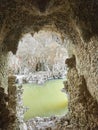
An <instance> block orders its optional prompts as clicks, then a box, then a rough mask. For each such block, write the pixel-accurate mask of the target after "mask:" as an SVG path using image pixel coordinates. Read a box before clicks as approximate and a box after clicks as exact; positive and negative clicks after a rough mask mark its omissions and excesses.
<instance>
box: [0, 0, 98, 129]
mask: <svg viewBox="0 0 98 130" xmlns="http://www.w3.org/2000/svg"><path fill="white" fill-rule="evenodd" d="M97 21H98V1H97V0H86V1H85V0H66V1H65V0H46V1H45V0H36V1H34V0H10V1H9V0H0V48H2V47H1V46H2V45H3V47H4V48H7V50H8V51H10V50H11V51H13V52H14V53H15V52H16V50H17V45H18V44H17V43H18V41H19V39H20V37H21V36H22V34H24V33H27V32H29V33H32V35H33V34H34V32H35V31H36V32H37V31H39V30H41V29H50V30H53V31H57V32H59V33H61V34H62V38H63V39H64V38H65V36H66V37H67V38H68V39H70V40H71V43H69V42H68V45H67V47H68V48H69V49H68V51H69V50H70V51H71V52H70V51H69V54H70V55H71V54H72V55H75V57H76V66H74V67H73V66H71V67H69V71H68V83H67V84H68V85H67V89H68V92H69V94H70V95H69V97H70V102H69V109H70V111H69V112H70V113H69V115H70V117H71V123H73V124H74V126H75V125H79V127H81V128H80V130H82V129H83V130H97V129H98V113H97V111H98V22H97ZM66 44H67V43H66ZM1 53H2V52H1ZM6 54H7V53H6ZM0 56H1V55H0ZM4 58H5V57H4ZM4 58H1V59H0V60H1V62H0V64H2V63H3V59H4ZM4 63H5V62H4ZM71 65H72V64H71ZM1 66H3V65H1ZM3 69H4V67H2V69H1V67H0V80H1V81H0V82H1V83H2V86H3V87H5V86H4V82H5V81H4V80H3V79H4V78H1V77H2V75H4V73H5V71H2V70H3ZM5 70H6V69H5ZM6 79H7V78H6ZM79 95H80V96H79ZM80 99H81V100H80ZM2 100H3V99H2ZM0 104H1V103H0ZM0 106H1V105H0ZM80 110H81V111H80ZM85 122H86V124H85ZM69 129H70V128H69ZM73 130H74V128H73ZM75 130H76V128H75Z"/></svg>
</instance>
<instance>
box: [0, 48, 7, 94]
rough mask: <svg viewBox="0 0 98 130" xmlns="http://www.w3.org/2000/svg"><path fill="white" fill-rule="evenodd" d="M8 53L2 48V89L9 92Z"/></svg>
mask: <svg viewBox="0 0 98 130" xmlns="http://www.w3.org/2000/svg"><path fill="white" fill-rule="evenodd" d="M7 57H8V52H7V51H5V50H3V49H2V48H0V87H3V88H4V89H5V92H7V87H8V72H7V70H8V68H7Z"/></svg>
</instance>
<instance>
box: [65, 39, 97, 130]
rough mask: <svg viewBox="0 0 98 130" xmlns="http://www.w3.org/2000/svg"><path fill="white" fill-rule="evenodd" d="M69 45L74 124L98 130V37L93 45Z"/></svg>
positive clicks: (70, 107) (70, 89)
mask: <svg viewBox="0 0 98 130" xmlns="http://www.w3.org/2000/svg"><path fill="white" fill-rule="evenodd" d="M77 39H78V38H77ZM69 45H70V46H68V45H66V47H67V48H68V49H67V50H68V52H69V56H70V57H71V58H69V59H67V60H66V62H65V63H66V64H67V66H68V68H69V69H68V74H67V79H68V81H67V82H65V89H66V90H67V92H68V94H69V117H70V119H71V122H70V123H71V124H73V127H74V126H77V127H78V128H79V129H80V128H81V130H97V129H98V111H97V110H98V87H97V85H98V41H97V39H96V38H95V37H94V38H92V39H91V40H90V41H89V42H83V39H82V40H81V39H78V44H77V45H71V43H70V44H69Z"/></svg>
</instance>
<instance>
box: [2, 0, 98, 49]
mask: <svg viewBox="0 0 98 130" xmlns="http://www.w3.org/2000/svg"><path fill="white" fill-rule="evenodd" d="M45 26H47V27H49V28H52V27H54V28H56V29H57V31H58V32H60V33H61V34H66V35H68V36H69V37H70V38H72V39H74V37H76V35H77V33H78V31H77V29H76V28H79V29H80V30H81V36H82V37H83V39H84V41H86V42H87V41H89V40H90V38H91V37H93V36H97V35H98V1H97V0H86V1H85V0H10V1H9V0H0V44H2V43H3V44H4V45H6V46H7V48H8V51H10V50H13V51H14V50H16V48H17V43H18V41H19V39H20V37H21V36H22V34H24V33H28V32H30V33H34V32H35V31H36V32H38V31H39V30H41V29H43V28H44V27H45Z"/></svg>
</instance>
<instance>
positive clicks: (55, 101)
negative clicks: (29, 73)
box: [23, 79, 68, 120]
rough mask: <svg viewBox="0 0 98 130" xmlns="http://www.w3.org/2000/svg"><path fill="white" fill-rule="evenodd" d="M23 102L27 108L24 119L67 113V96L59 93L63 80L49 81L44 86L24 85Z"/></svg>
mask: <svg viewBox="0 0 98 130" xmlns="http://www.w3.org/2000/svg"><path fill="white" fill-rule="evenodd" d="M23 87H24V95H23V101H24V105H25V106H27V107H28V108H29V110H28V111H27V112H26V113H25V119H26V120H27V119H30V118H32V117H37V116H40V117H43V116H52V115H62V114H65V112H67V104H68V100H67V95H66V94H65V93H62V92H61V89H62V88H63V80H61V79H60V80H50V81H48V82H46V83H45V84H44V85H42V86H40V85H36V84H25V85H24V86H23Z"/></svg>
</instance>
